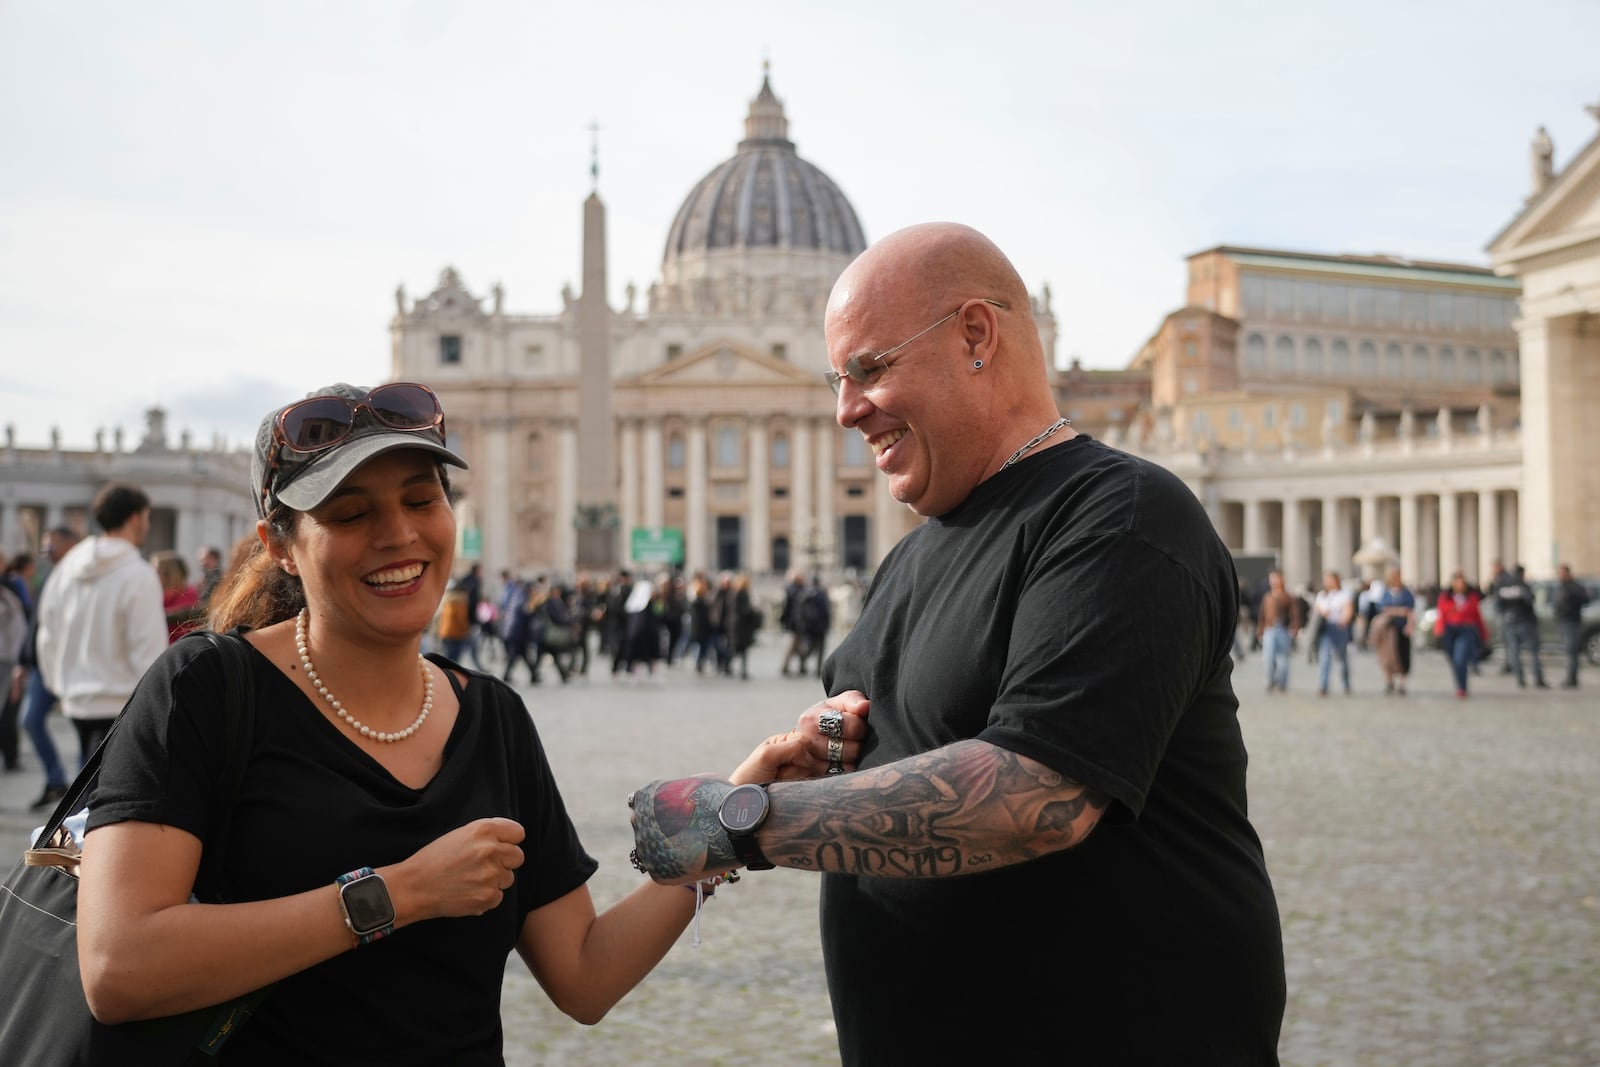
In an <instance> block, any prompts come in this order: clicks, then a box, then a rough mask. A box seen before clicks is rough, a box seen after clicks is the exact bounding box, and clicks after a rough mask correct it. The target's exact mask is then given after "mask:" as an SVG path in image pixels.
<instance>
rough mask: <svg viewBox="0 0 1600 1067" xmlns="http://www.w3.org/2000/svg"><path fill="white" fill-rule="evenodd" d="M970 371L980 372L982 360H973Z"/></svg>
mask: <svg viewBox="0 0 1600 1067" xmlns="http://www.w3.org/2000/svg"><path fill="white" fill-rule="evenodd" d="M972 369H973V370H982V369H983V360H981V359H975V360H973V361H972Z"/></svg>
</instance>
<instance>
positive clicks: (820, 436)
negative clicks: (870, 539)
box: [812, 419, 843, 566]
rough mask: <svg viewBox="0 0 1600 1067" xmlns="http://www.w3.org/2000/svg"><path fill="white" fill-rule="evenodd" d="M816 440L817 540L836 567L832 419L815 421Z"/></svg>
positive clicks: (834, 435)
mask: <svg viewBox="0 0 1600 1067" xmlns="http://www.w3.org/2000/svg"><path fill="white" fill-rule="evenodd" d="M812 429H813V431H814V432H815V433H816V437H817V498H816V507H817V536H818V537H819V538H821V539H822V543H823V544H824V545H827V546H829V548H831V549H832V550H833V562H834V565H835V566H837V565H838V564H839V551H840V549H841V548H842V547H843V546H842V545H841V544H840V543H839V542H840V529H839V520H838V518H837V512H836V511H835V509H834V499H833V492H834V487H835V485H836V483H837V481H838V471H837V467H836V465H835V463H834V458H833V454H834V444H835V443H836V442H837V441H838V439H839V427H838V426H837V425H835V424H834V422H833V420H832V419H819V420H818V421H817V423H816V425H814V426H813V427H812Z"/></svg>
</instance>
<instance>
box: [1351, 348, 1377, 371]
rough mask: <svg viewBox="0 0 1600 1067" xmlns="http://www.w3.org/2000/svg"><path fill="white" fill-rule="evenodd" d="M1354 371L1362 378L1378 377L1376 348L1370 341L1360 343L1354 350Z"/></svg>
mask: <svg viewBox="0 0 1600 1067" xmlns="http://www.w3.org/2000/svg"><path fill="white" fill-rule="evenodd" d="M1356 371H1357V372H1358V373H1359V374H1360V375H1361V377H1363V378H1376V377H1377V376H1378V346H1377V345H1375V344H1373V343H1372V342H1371V341H1362V342H1361V347H1360V348H1358V349H1357V350H1356Z"/></svg>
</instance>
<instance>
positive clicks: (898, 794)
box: [762, 741, 1110, 878]
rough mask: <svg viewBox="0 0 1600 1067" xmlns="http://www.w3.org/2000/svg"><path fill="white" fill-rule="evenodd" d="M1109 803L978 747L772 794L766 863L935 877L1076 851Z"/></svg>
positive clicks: (1010, 755) (1034, 766) (1024, 761)
mask: <svg viewBox="0 0 1600 1067" xmlns="http://www.w3.org/2000/svg"><path fill="white" fill-rule="evenodd" d="M1109 804H1110V798H1109V797H1107V796H1106V795H1105V794H1103V793H1101V792H1099V791H1098V790H1095V789H1091V788H1089V787H1088V786H1086V785H1084V784H1082V783H1081V782H1075V781H1072V780H1071V779H1069V778H1066V777H1064V776H1062V775H1061V774H1059V773H1057V772H1056V771H1053V770H1051V769H1050V768H1048V767H1046V766H1044V765H1043V764H1041V763H1039V762H1037V761H1036V760H1032V759H1029V758H1028V757H1026V756H1020V755H1018V754H1016V753H1014V752H1009V751H1007V750H1005V749H1002V748H997V747H995V746H994V745H991V744H988V743H987V742H984V741H961V742H958V743H956V744H954V745H950V746H948V747H946V748H942V749H939V750H937V751H934V752H928V753H924V754H922V755H920V756H914V757H911V758H910V759H907V760H902V761H900V762H897V763H894V764H890V765H889V766H885V767H878V768H875V769H873V770H869V771H859V772H857V773H855V774H851V775H847V776H843V777H837V778H830V779H822V780H818V781H811V782H796V783H786V784H783V785H780V786H775V787H774V791H773V806H774V811H775V814H776V815H777V816H778V817H775V818H774V819H772V820H771V821H770V822H769V823H768V824H767V829H766V830H765V831H764V833H763V837H762V843H763V849H764V851H765V852H766V854H767V856H768V857H769V858H770V859H772V860H774V861H776V862H777V863H780V864H783V865H785V866H790V867H801V868H806V869H815V870H821V871H825V872H830V873H839V874H855V875H866V876H871V877H887V878H941V877H949V876H951V875H959V874H970V873H972V872H974V871H983V870H990V869H993V868H995V867H1001V866H1006V865H1009V864H1013V863H1021V862H1025V861H1027V860H1030V859H1034V858H1037V857H1039V856H1043V855H1047V854H1049V853H1051V852H1059V851H1061V850H1062V849H1067V848H1071V847H1073V846H1074V845H1077V844H1081V843H1082V842H1083V840H1084V839H1085V838H1087V837H1088V836H1089V834H1090V832H1092V831H1093V830H1094V827H1095V826H1096V824H1097V823H1098V822H1099V820H1100V816H1101V815H1102V814H1104V812H1105V810H1106V808H1107V807H1108V806H1109Z"/></svg>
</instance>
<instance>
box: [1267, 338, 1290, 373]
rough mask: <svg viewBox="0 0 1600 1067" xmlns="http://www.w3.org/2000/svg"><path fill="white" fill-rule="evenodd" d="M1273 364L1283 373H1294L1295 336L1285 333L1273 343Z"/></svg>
mask: <svg viewBox="0 0 1600 1067" xmlns="http://www.w3.org/2000/svg"><path fill="white" fill-rule="evenodd" d="M1272 355H1273V366H1274V368H1275V369H1276V370H1277V371H1278V372H1279V373H1281V374H1293V373H1294V338H1292V337H1290V336H1289V335H1288V334H1284V335H1282V336H1280V337H1279V338H1278V340H1277V341H1276V342H1274V343H1273V345H1272Z"/></svg>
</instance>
